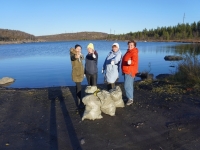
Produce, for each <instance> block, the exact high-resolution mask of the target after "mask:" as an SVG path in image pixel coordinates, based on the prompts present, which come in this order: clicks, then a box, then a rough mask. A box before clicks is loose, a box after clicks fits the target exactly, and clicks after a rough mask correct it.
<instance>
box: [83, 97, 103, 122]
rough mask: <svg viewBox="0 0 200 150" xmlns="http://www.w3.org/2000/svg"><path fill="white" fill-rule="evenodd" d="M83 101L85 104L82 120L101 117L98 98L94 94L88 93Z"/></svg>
mask: <svg viewBox="0 0 200 150" xmlns="http://www.w3.org/2000/svg"><path fill="white" fill-rule="evenodd" d="M83 103H84V104H85V111H84V114H83V117H82V120H84V119H89V120H95V119H101V118H103V117H102V115H101V109H100V106H101V102H100V100H99V98H98V97H97V96H95V95H88V96H85V97H84V98H83Z"/></svg>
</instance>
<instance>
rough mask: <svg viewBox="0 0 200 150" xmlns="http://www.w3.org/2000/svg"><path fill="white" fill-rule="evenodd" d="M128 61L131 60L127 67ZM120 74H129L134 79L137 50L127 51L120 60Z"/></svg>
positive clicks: (136, 69) (136, 70)
mask: <svg viewBox="0 0 200 150" xmlns="http://www.w3.org/2000/svg"><path fill="white" fill-rule="evenodd" d="M128 60H131V64H130V65H128ZM121 68H122V72H123V73H124V74H129V75H131V76H132V77H135V75H136V73H138V49H137V48H136V47H135V48H134V49H131V50H128V51H127V52H126V54H125V55H124V57H123V59H122V66H121Z"/></svg>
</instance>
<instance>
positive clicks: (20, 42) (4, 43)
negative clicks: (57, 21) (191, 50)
mask: <svg viewBox="0 0 200 150" xmlns="http://www.w3.org/2000/svg"><path fill="white" fill-rule="evenodd" d="M77 40H78V39H77ZM77 40H53V41H45V40H38V41H7V42H3V41H0V45H9V44H26V43H40V42H41V43H42V42H65V41H66V42H67V41H77ZM100 40H102V41H122V42H127V41H128V40H108V39H100ZM78 41H87V40H78ZM136 41H137V42H178V43H194V44H199V43H200V40H146V41H145V40H136Z"/></svg>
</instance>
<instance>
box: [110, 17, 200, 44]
mask: <svg viewBox="0 0 200 150" xmlns="http://www.w3.org/2000/svg"><path fill="white" fill-rule="evenodd" d="M108 39H110V40H129V39H135V40H143V41H169V40H191V41H192V40H200V21H199V22H194V23H191V24H189V23H182V24H178V25H176V26H169V27H157V28H156V29H149V30H147V29H143V31H138V32H129V33H126V34H118V35H111V34H110V35H109V36H108Z"/></svg>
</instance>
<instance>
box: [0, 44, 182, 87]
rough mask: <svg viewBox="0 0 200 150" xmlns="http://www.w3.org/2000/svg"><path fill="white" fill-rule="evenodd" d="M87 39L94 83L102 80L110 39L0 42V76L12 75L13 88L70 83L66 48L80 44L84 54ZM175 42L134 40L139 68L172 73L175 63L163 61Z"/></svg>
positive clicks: (68, 84) (174, 51) (123, 51)
mask: <svg viewBox="0 0 200 150" xmlns="http://www.w3.org/2000/svg"><path fill="white" fill-rule="evenodd" d="M89 42H92V43H94V46H95V49H96V50H97V51H98V53H99V61H98V69H99V78H98V83H103V81H104V77H103V75H102V74H101V68H102V65H103V62H104V59H105V57H106V56H107V54H108V52H109V51H110V50H111V45H112V43H113V42H112V41H70V42H46V43H29V44H17V45H0V78H2V77H5V76H8V77H12V78H15V79H16V81H15V82H14V83H13V84H12V85H10V86H8V87H15V88H24V87H25V88H32V87H37V88H40V87H50V86H70V85H74V83H73V81H72V80H71V62H70V57H69V49H70V47H73V46H74V45H75V44H77V43H78V44H80V45H82V47H83V50H82V53H83V54H84V55H86V54H87V50H86V46H87V44H88V43H89ZM119 44H120V49H121V51H122V53H123V54H124V53H125V52H126V49H127V43H126V42H119ZM179 45H180V43H156V42H138V43H137V47H138V49H139V71H140V72H142V71H145V70H146V71H149V70H150V68H151V71H150V72H151V73H153V74H154V76H156V75H158V74H160V73H171V72H174V68H170V67H169V66H171V65H176V64H177V63H176V62H168V61H165V60H164V56H166V55H171V54H172V55H174V54H177V53H178V52H177V50H176V47H177V46H179ZM182 45H186V44H181V46H182ZM149 64H150V67H149ZM120 74H121V73H120ZM120 81H123V78H122V76H120ZM83 84H87V82H86V79H84V81H83Z"/></svg>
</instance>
